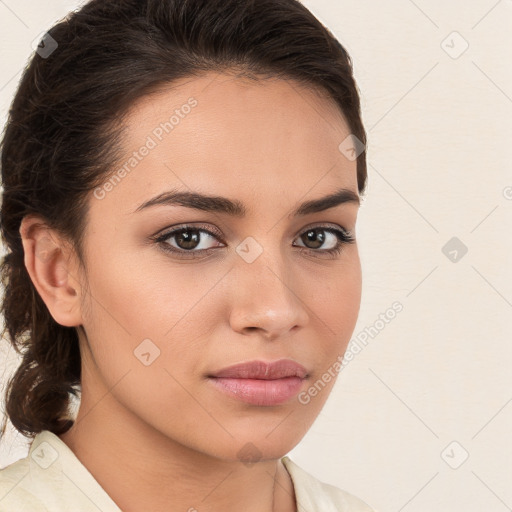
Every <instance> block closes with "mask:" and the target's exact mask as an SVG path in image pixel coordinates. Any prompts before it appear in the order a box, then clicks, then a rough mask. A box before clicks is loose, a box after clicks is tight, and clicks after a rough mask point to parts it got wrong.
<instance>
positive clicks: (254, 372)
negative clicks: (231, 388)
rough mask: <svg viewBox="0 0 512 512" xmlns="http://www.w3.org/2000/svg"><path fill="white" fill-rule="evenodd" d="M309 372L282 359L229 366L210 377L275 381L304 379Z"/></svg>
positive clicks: (293, 362) (292, 362) (296, 364)
mask: <svg viewBox="0 0 512 512" xmlns="http://www.w3.org/2000/svg"><path fill="white" fill-rule="evenodd" d="M307 376H308V372H307V370H306V368H304V366H302V365H300V364H299V363H296V362H295V361H292V360H291V359H280V360H279V361H272V362H265V361H249V362H246V363H240V364H236V365H233V366H228V367H227V368H224V369H222V370H220V371H218V372H215V373H214V374H212V375H209V377H217V378H227V379H261V380H275V379H284V378H286V377H299V378H300V379H304V378H306V377H307Z"/></svg>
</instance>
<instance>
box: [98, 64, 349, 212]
mask: <svg viewBox="0 0 512 512" xmlns="http://www.w3.org/2000/svg"><path fill="white" fill-rule="evenodd" d="M124 122H125V126H126V131H125V134H124V140H123V142H122V150H123V151H122V154H123V156H122V159H121V161H119V162H118V168H119V169H121V168H124V170H125V172H123V173H122V174H123V178H122V180H119V183H116V184H115V185H114V186H113V187H110V190H109V194H108V196H109V199H110V200H111V201H112V200H113V199H114V197H116V199H115V204H116V207H117V208H120V207H121V208H123V209H125V210H126V209H130V210H131V211H133V210H134V209H135V208H136V207H137V206H138V205H139V204H140V202H141V199H142V200H143V199H148V198H150V197H151V194H153V195H155V194H158V193H161V192H162V191H163V188H177V187H178V188H182V189H183V190H194V191H204V192H208V193H212V192H213V193H218V194H219V195H223V196H231V197H236V196H238V197H240V196H241V195H245V196H246V197H247V201H248V202H251V201H252V202H257V201H261V200H262V199H266V200H272V199H277V200H280V199H281V200H285V199H286V197H285V196H289V197H290V199H292V200H293V201H294V202H295V201H296V200H297V199H298V198H302V197H304V196H306V199H307V198H308V197H307V195H308V190H312V189H313V188H315V187H316V188H317V190H318V192H317V193H314V192H312V196H314V197H316V196H319V195H325V194H326V193H329V192H332V191H333V190H334V189H338V188H340V187H345V188H348V189H352V190H354V191H357V175H356V162H355V161H350V160H348V159H347V158H346V157H345V156H344V155H343V154H342V153H341V152H340V150H339V145H340V143H341V142H342V141H343V140H344V139H346V137H347V136H349V135H350V130H349V128H348V125H347V123H346V121H345V119H344V116H343V114H342V113H341V111H340V109H339V107H338V106H337V105H336V103H335V102H334V101H333V100H332V99H330V98H328V97H327V96H326V95H325V93H322V92H321V91H318V90H316V89H311V88H307V87H305V86H304V85H301V84H298V83H297V82H294V81H289V80H282V79H265V80H257V81H256V80H250V79H248V78H239V77H235V76H233V75H230V74H223V73H206V74H204V75H201V76H199V77H193V78H190V77H189V78H185V79H182V80H179V81H177V82H175V83H173V84H171V85H167V86H162V87H160V88H159V90H158V91H157V92H155V93H153V94H151V95H149V96H145V97H143V98H141V99H139V100H138V101H137V102H136V103H135V104H134V105H133V106H132V108H131V109H130V111H129V112H128V113H127V115H126V116H125V118H124ZM283 194H284V196H283ZM244 202H245V201H244ZM136 203H137V204H136Z"/></svg>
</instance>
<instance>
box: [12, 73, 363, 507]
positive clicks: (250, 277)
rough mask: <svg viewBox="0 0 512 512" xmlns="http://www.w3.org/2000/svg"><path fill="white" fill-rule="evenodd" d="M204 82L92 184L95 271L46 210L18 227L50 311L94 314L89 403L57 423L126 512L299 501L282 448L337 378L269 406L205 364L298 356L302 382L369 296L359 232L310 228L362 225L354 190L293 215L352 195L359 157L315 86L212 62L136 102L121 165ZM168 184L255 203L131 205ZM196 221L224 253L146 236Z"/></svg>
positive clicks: (90, 317)
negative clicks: (98, 191) (244, 248)
mask: <svg viewBox="0 0 512 512" xmlns="http://www.w3.org/2000/svg"><path fill="white" fill-rule="evenodd" d="M191 96H193V97H194V98H195V99H196V100H197V101H198V104H197V106H196V107H195V108H194V109H192V111H191V112H190V114H188V115H187V116H186V117H185V118H184V119H182V120H181V121H180V124H179V125H178V126H177V127H176V128H175V129H174V130H173V131H172V133H170V134H167V135H166V136H165V137H164V138H163V140H162V142H161V143H159V144H158V146H157V147H155V148H154V149H152V150H151V151H150V152H149V154H148V155H147V156H146V157H145V158H144V159H143V160H142V161H141V162H140V163H139V164H138V165H137V167H136V168H135V169H134V170H133V171H132V172H130V173H129V174H128V175H127V176H126V177H124V179H123V180H122V181H121V182H120V183H119V184H117V185H116V186H115V187H114V188H113V190H111V191H110V192H108V194H106V196H105V197H104V198H103V199H101V200H100V199H97V198H96V197H94V196H92V195H91V196H90V199H89V205H90V211H89V217H88V222H87V229H86V234H85V239H84V244H85V245H84V247H85V262H86V271H83V272H82V270H81V269H80V267H79V265H78V262H77V258H76V255H75V254H74V252H73V247H72V246H71V245H70V244H68V243H67V241H66V240H64V239H62V238H60V237H59V236H58V234H57V233H56V232H54V231H52V230H51V229H49V228H48V226H46V225H45V224H44V223H43V222H41V219H38V218H37V217H34V216H27V217H26V218H25V219H24V221H23V223H22V226H21V228H20V233H21V235H22V237H23V246H24V250H25V264H26V267H27V270H28V272H29V274H30V276H31V279H32V281H33V282H34V285H35V286H36V288H37V290H38V292H39V293H40V295H41V297H42V298H43V300H44V302H45V303H46V305H47V307H48V309H49V311H50V313H51V314H52V316H53V318H54V319H55V320H56V321H57V322H58V323H60V324H62V325H65V326H83V329H84V330H83V331H82V330H81V329H79V332H80V347H81V353H82V398H81V406H80V409H79V412H78V417H77V419H76V422H75V424H74V425H73V427H72V428H71V429H70V430H69V431H68V432H66V433H65V434H63V435H61V436H60V438H61V439H62V440H63V441H64V442H65V443H66V444H67V445H68V446H69V447H70V448H71V450H72V451H73V452H74V453H75V454H76V455H77V457H78V458H79V459H80V460H81V461H82V463H83V464H84V465H85V466H86V467H87V469H88V470H89V471H90V472H91V473H92V475H93V476H94V477H95V478H96V480H97V481H98V482H99V483H100V485H101V486H102V487H103V488H104V489H105V491H106V492H107V493H108V494H109V495H110V496H111V497H112V499H113V500H114V501H115V502H116V503H117V504H118V506H119V507H120V508H121V509H122V510H123V511H124V512H132V511H140V510H152V511H155V512H160V511H161V512H163V511H168V510H184V511H186V510H193V509H192V507H194V508H195V509H197V510H200V511H201V512H202V511H205V512H206V511H221V510H222V511H225V510H233V509H234V507H235V504H236V507H237V509H240V510H244V511H247V512H256V511H258V512H262V511H266V512H270V511H271V510H272V500H273V498H274V499H275V504H274V509H275V510H279V511H285V512H290V511H294V510H296V503H295V496H294V490H293V485H292V482H291V480H290V477H289V475H288V473H287V471H286V469H285V468H284V466H283V464H282V462H281V461H280V458H281V457H282V456H283V455H285V454H286V453H288V452H289V451H290V450H291V449H292V448H293V447H294V446H295V445H296V444H297V443H298V442H299V441H300V440H301V439H302V438H303V436H304V435H305V434H306V432H307V431H308V429H309V428H310V426H311V425H312V423H313V421H314V420H315V419H316V417H317V416H318V414H319V412H320V410H321V409H322V407H323V405H324V403H325V401H326V400H327V398H328V396H329V393H330V391H331V389H332V386H333V385H334V382H335V381H334V379H333V380H331V381H330V382H329V383H328V384H327V385H326V387H325V388H324V389H323V390H322V391H321V392H320V393H318V395H317V396H316V397H314V398H312V399H311V401H310V402H309V403H308V404H306V405H304V404H301V403H300V402H299V401H298V400H297V397H294V398H292V399H291V400H289V401H287V402H286V403H285V404H283V405H278V406H272V407H265V406H255V405H249V404H246V403H244V402H241V401H238V400H235V399H233V398H230V397H228V396H227V395H225V394H223V393H221V392H219V391H218V390H217V389H216V388H214V386H212V384H211V383H210V382H209V381H208V379H207V378H206V375H207V374H209V373H211V372H213V371H217V370H220V369H221V368H224V367H226V366H230V365H232V364H235V363H239V362H243V361H250V360H254V359H260V360H265V361H273V360H277V359H281V358H290V359H293V360H295V361H297V362H299V363H300V364H302V365H303V366H305V367H306V368H307V370H308V372H309V377H308V378H307V379H306V380H305V381H304V382H303V384H302V388H301V390H306V389H308V388H309V387H310V386H311V385H312V384H313V383H314V382H315V381H317V380H318V379H319V378H320V376H321V375H322V374H323V373H324V372H325V371H327V370H328V369H329V368H330V367H332V365H333V363H334V362H335V361H336V358H337V357H339V356H340V354H343V353H344V352H345V349H346V347H347V344H348V342H349V340H350V337H351V335H352V333H353V330H354V327H355V323H356V320H357V316H358V313H359V306H360V299H361V266H360V259H359V254H358V248H357V243H353V244H344V245H343V246H342V250H341V253H340V254H339V255H333V256H327V255H325V254H322V252H321V251H322V250H325V249H327V248H331V247H333V246H334V245H335V242H336V237H335V236H334V235H329V234H328V233H325V232H324V233H325V234H326V239H325V242H324V244H323V245H321V246H320V247H319V246H318V245H316V246H315V245H313V244H311V243H310V244H309V245H307V243H308V241H307V239H306V238H305V237H302V238H301V234H303V233H304V231H307V229H306V228H313V227H315V226H316V225H318V224H324V223H328V224H329V226H332V227H338V228H344V229H346V230H348V231H350V232H352V234H353V235H354V236H355V226H356V220H357V213H358V204H356V203H344V204H342V205H339V206H336V207H334V208H330V209H328V210H325V211H323V212H319V213H314V214H310V215H307V216H305V217H303V218H300V217H297V218H288V217H287V216H288V214H289V212H290V211H292V209H294V208H295V207H296V206H297V205H298V204H300V203H302V202H303V201H306V200H311V199H316V198H319V197H323V196H325V195H328V194H331V193H333V192H334V191H335V190H337V189H338V188H340V187H344V188H347V189H350V190H352V191H354V192H355V193H356V194H357V176H356V161H355V160H354V161H351V160H349V159H347V158H346V157H345V156H344V155H343V154H342V153H341V152H340V151H339V149H338V146H339V144H340V143H341V141H343V140H344V139H345V138H346V137H347V135H349V134H350V130H349V128H348V125H347V123H346V122H345V119H344V117H343V116H342V114H341V112H340V111H339V109H338V108H337V106H336V105H335V104H334V103H333V102H332V100H330V99H328V98H327V97H325V96H322V95H320V94H319V92H318V91H315V90H310V89H307V88H306V87H305V86H300V85H299V84H297V83H296V82H289V81H284V80H277V79H273V80H259V81H257V82H254V81H253V82H251V81H248V80H247V79H241V78H236V77H235V76H234V75H232V74H226V73H223V74H221V73H213V72H212V73H207V74H204V75H201V76H200V77H194V78H193V79H190V78H189V79H187V80H182V81H181V82H176V83H175V84H173V85H172V87H169V86H167V88H165V89H162V90H161V91H160V92H159V93H157V94H153V95H151V96H146V97H143V98H142V99H140V100H139V101H138V102H137V103H136V104H135V105H133V108H132V109H131V110H130V111H129V112H128V114H127V116H126V118H125V121H126V126H127V131H126V136H125V139H124V141H123V144H122V145H123V150H124V151H125V155H124V156H125V158H123V159H121V160H122V161H121V163H120V165H122V164H123V163H124V162H125V161H126V160H127V159H128V158H129V157H130V155H131V154H132V153H133V151H136V150H138V149H139V148H140V147H141V146H142V145H143V144H144V143H145V141H146V139H147V136H148V135H149V134H151V133H152V132H153V130H154V129H155V127H157V126H158V125H159V124H160V123H161V122H163V121H165V120H167V119H168V118H169V117H170V115H171V114H172V112H173V111H174V110H175V109H176V108H179V107H180V106H181V105H183V104H185V103H186V102H187V100H188V98H189V97H191ZM171 188H178V189H180V190H183V191H186V190H189V191H190V190H193V191H199V192H201V193H204V194H210V195H217V196H224V197H228V198H230V199H234V200H239V201H241V202H242V203H243V204H244V205H245V207H246V208H247V212H248V213H247V215H246V217H245V218H232V217H230V216H229V215H226V214H224V213H211V212H204V211H200V210H193V209H190V208H185V207H183V206H171V205H160V206H155V207H152V208H148V209H145V210H142V211H140V212H137V213H133V212H134V210H135V209H136V208H137V207H138V206H139V205H140V204H142V203H143V202H144V201H147V200H148V199H150V198H152V197H154V196H156V195H158V194H160V193H161V192H163V191H165V190H168V189H171ZM184 223H188V224H190V223H194V224H197V225H198V226H197V227H201V228H206V229H209V230H210V231H212V230H213V231H215V230H219V231H220V233H221V234H222V237H220V238H219V239H215V238H212V237H209V236H208V235H207V234H204V233H203V234H201V235H200V236H201V243H200V246H199V249H202V248H215V250H212V251H211V252H212V254H210V255H203V256H201V257H198V258H195V259H191V258H189V259H184V258H178V257H175V256H173V255H172V254H169V253H166V252H165V251H164V250H162V245H164V244H165V243H167V244H168V245H169V244H170V245H172V247H174V248H175V249H177V250H179V249H180V247H181V248H182V249H181V250H182V251H185V249H183V247H186V244H185V245H184V244H183V241H181V245H179V243H180V241H179V240H177V237H174V238H169V239H168V240H167V241H166V242H163V243H161V244H160V245H159V244H157V243H155V242H154V241H152V240H151V239H150V237H151V236H153V235H155V234H158V233H163V232H164V231H165V230H167V231H168V230H169V228H170V227H177V226H180V225H182V224H184ZM199 225H200V226H199ZM194 227H196V226H194ZM320 231H321V230H320ZM249 236H250V237H253V238H254V239H255V240H257V242H258V243H259V244H260V246H261V247H262V249H263V252H262V253H261V255H260V256H259V257H258V258H256V259H255V260H254V261H253V262H252V263H247V262H246V261H245V260H244V259H243V258H242V257H240V256H239V254H238V253H237V252H236V247H237V246H238V245H239V244H240V243H241V242H242V241H243V240H244V239H245V238H246V237H249ZM308 247H309V250H308ZM318 247H319V248H318ZM301 248H302V249H301ZM194 250H195V251H196V252H197V250H198V249H197V248H195V249H194ZM301 251H302V252H301ZM315 251H316V252H315ZM41 254H44V257H41ZM187 254H190V253H187ZM147 338H149V339H150V340H152V343H154V345H156V346H157V347H158V349H159V350H160V355H159V357H157V358H156V359H155V360H154V361H153V362H152V363H151V364H150V365H148V366H146V365H144V364H142V363H141V361H140V360H139V359H138V358H137V357H136V356H135V355H134V350H136V349H137V347H138V346H139V345H140V344H141V342H142V340H144V339H147ZM248 443H252V444H251V445H249V444H248ZM247 446H254V447H256V449H257V451H258V452H257V453H258V455H257V456H258V461H257V462H256V463H254V464H250V465H249V464H246V463H244V462H243V461H241V460H240V459H241V457H240V455H239V451H240V450H241V449H243V448H244V447H245V448H246V449H247ZM253 449H254V448H253ZM274 483H275V484H276V485H275V494H274Z"/></svg>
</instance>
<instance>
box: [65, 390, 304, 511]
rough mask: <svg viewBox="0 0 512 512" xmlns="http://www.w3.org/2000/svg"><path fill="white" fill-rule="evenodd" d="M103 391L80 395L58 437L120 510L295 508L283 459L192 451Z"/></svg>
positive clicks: (253, 509)
mask: <svg viewBox="0 0 512 512" xmlns="http://www.w3.org/2000/svg"><path fill="white" fill-rule="evenodd" d="M103 397H104V398H102V399H101V400H99V399H96V400H87V397H85V396H82V400H81V404H80V409H79V412H78V415H77V418H76V420H75V424H74V425H73V426H72V427H71V429H70V430H68V431H67V432H66V433H65V434H62V435H61V436H60V438H61V439H62V441H63V442H64V443H65V444H66V445H68V446H69V448H70V449H71V450H72V451H73V452H74V453H75V455H76V456H77V457H78V459H79V460H80V461H81V462H82V464H83V465H84V466H85V467H86V468H87V469H88V471H89V472H90V473H91V474H92V475H93V477H94V478H95V479H96V480H97V482H98V483H99V484H100V485H101V487H102V488H103V489H104V490H105V492H106V493H107V494H108V495H109V496H110V497H111V498H112V500H113V501H114V502H115V503H116V504H117V505H118V507H119V508H120V509H121V510H123V512H139V511H140V510H151V511H153V512H164V511H165V512H167V511H169V510H184V511H190V512H194V511H197V510H200V511H201V512H220V511H225V510H234V509H235V507H236V508H237V509H241V510H244V511H245V512H275V511H279V512H295V510H296V504H295V496H294V489H293V483H292V481H291V478H290V475H289V474H288V472H287V471H286V468H285V467H284V465H283V463H282V462H281V460H280V459H277V460H276V459H273V460H265V461H259V462H256V463H254V464H247V463H243V462H240V461H230V460H222V459H219V458H217V457H213V456H211V455H209V454H205V453H202V452H199V451H195V450H193V449H192V448H190V447H186V446H184V445H182V444H179V443H177V442H175V441H174V440H172V439H169V438H168V437H167V436H165V435H163V434H162V433H161V432H159V431H157V430H156V429H154V428H152V427H151V426H149V425H148V424H146V423H145V422H143V421H142V420H141V419H140V418H134V416H133V415H132V414H131V413H130V412H129V411H128V410H127V409H125V408H124V407H121V405H120V404H119V403H118V402H116V400H115V399H114V398H113V397H112V395H111V394H106V395H103ZM88 402H89V403H88ZM90 404H94V405H90Z"/></svg>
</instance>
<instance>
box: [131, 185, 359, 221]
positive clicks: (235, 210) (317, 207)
mask: <svg viewBox="0 0 512 512" xmlns="http://www.w3.org/2000/svg"><path fill="white" fill-rule="evenodd" d="M344 203H354V204H357V205H358V206H360V204H361V202H360V199H359V195H358V194H357V193H356V192H354V191H352V190H350V189H346V188H340V189H338V190H336V191H335V192H334V193H333V194H329V195H327V196H324V197H320V198H318V199H312V200H309V201H305V202H303V203H301V204H300V205H299V206H298V207H297V208H296V209H294V210H293V211H292V212H291V213H290V214H289V215H288V216H289V217H302V216H305V215H310V214H312V213H317V212H322V211H324V210H328V209H329V208H334V207H335V206H338V205H341V204H344ZM157 205H167V206H184V207H186V208H193V209H195V210H201V211H206V212H216V213H224V214H227V215H231V216H233V217H240V218H243V217H245V216H246V214H247V209H246V207H245V206H244V204H243V203H242V202H240V201H238V200H236V199H228V198H227V197H221V196H208V195H204V194H200V193H198V192H183V191H178V190H169V191H166V192H162V193H161V194H159V195H157V196H155V197H153V198H152V199H149V200H148V201H146V202H144V203H142V204H141V205H140V206H139V207H138V208H137V209H136V210H135V211H134V212H133V213H136V212H139V211H141V210H145V209H147V208H150V207H153V206H157Z"/></svg>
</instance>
